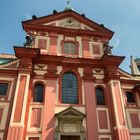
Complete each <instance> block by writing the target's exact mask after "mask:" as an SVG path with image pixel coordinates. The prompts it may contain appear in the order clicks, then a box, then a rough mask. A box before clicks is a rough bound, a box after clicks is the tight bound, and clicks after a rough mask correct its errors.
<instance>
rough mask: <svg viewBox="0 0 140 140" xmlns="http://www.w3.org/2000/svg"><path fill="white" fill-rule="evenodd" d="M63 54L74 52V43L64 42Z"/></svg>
mask: <svg viewBox="0 0 140 140" xmlns="http://www.w3.org/2000/svg"><path fill="white" fill-rule="evenodd" d="M64 54H76V44H75V43H71V42H66V43H64Z"/></svg>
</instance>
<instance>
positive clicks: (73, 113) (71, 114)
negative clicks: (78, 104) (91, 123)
mask: <svg viewBox="0 0 140 140" xmlns="http://www.w3.org/2000/svg"><path fill="white" fill-rule="evenodd" d="M56 116H57V117H58V118H81V119H82V118H84V117H85V114H83V113H82V112H80V111H79V110H77V109H75V108H73V107H69V108H67V109H65V110H63V111H61V112H59V113H57V114H56Z"/></svg>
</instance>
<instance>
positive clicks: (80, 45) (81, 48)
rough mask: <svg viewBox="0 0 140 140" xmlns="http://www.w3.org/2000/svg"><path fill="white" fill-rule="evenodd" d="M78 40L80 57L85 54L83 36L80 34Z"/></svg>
mask: <svg viewBox="0 0 140 140" xmlns="http://www.w3.org/2000/svg"><path fill="white" fill-rule="evenodd" d="M76 40H77V41H78V43H79V57H80V58H81V57H82V56H83V47H82V38H81V37H80V36H77V37H76Z"/></svg>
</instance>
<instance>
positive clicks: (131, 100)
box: [126, 91, 136, 104]
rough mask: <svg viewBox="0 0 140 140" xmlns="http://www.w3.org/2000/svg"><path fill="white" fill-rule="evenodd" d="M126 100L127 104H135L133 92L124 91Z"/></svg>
mask: <svg viewBox="0 0 140 140" xmlns="http://www.w3.org/2000/svg"><path fill="white" fill-rule="evenodd" d="M126 98H127V102H128V103H130V104H131V103H132V104H135V103H136V99H135V95H134V93H133V92H131V91H126Z"/></svg>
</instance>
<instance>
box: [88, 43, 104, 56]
mask: <svg viewBox="0 0 140 140" xmlns="http://www.w3.org/2000/svg"><path fill="white" fill-rule="evenodd" d="M93 45H99V49H100V54H94V52H93ZM89 47H90V56H91V57H93V58H94V57H96V58H97V57H99V58H101V57H102V56H103V53H104V52H103V45H102V43H100V42H89Z"/></svg>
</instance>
